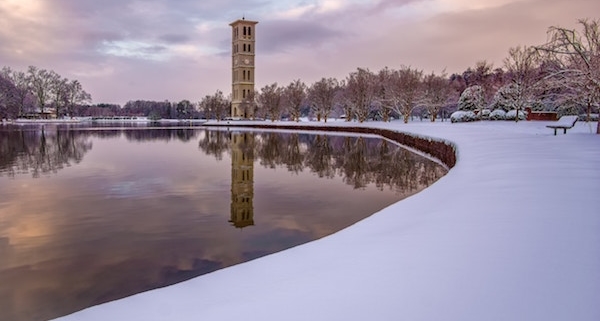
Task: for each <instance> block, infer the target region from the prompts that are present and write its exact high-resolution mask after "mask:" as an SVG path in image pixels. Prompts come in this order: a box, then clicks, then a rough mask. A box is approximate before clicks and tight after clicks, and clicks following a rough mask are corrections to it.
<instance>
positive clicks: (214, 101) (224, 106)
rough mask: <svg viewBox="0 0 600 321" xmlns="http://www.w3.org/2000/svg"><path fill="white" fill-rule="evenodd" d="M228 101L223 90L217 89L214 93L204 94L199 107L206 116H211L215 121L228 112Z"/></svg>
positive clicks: (221, 118)
mask: <svg viewBox="0 0 600 321" xmlns="http://www.w3.org/2000/svg"><path fill="white" fill-rule="evenodd" d="M229 106H230V102H229V100H228V99H226V98H225V96H224V95H223V92H222V91H220V90H217V91H216V92H215V94H214V95H207V96H205V97H204V98H203V99H202V101H200V107H201V109H203V110H204V114H205V115H206V118H213V119H216V120H217V121H221V120H223V118H225V116H226V115H227V114H228V113H229Z"/></svg>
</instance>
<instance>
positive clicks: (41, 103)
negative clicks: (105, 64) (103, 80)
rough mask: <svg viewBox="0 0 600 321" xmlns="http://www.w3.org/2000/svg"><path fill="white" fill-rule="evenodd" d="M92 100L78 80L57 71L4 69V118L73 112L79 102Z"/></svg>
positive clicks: (0, 106)
mask: <svg viewBox="0 0 600 321" xmlns="http://www.w3.org/2000/svg"><path fill="white" fill-rule="evenodd" d="M91 99H92V98H91V95H90V94H88V93H87V92H86V91H85V90H83V86H82V85H81V83H80V82H79V81H78V80H69V79H67V78H64V77H62V76H61V75H59V74H58V73H56V72H55V71H53V70H46V69H39V68H37V67H35V66H30V67H29V68H28V69H27V71H26V72H23V71H17V70H12V69H11V68H10V67H3V68H2V70H1V71H0V119H5V118H9V119H10V118H17V117H26V116H27V115H29V114H32V113H37V114H38V115H44V114H51V113H53V114H54V115H55V116H65V115H71V114H73V113H74V110H75V108H76V107H77V106H78V105H80V104H82V103H86V102H90V101H91ZM50 109H52V111H50Z"/></svg>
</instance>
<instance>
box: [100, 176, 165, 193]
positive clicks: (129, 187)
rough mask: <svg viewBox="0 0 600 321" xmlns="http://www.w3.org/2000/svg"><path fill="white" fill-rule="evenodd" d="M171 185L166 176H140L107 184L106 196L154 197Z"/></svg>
mask: <svg viewBox="0 0 600 321" xmlns="http://www.w3.org/2000/svg"><path fill="white" fill-rule="evenodd" d="M169 186H170V184H169V182H167V181H166V180H165V179H164V178H158V177H156V178H152V177H150V178H140V179H138V180H136V181H124V182H117V183H115V184H114V185H112V186H107V190H106V194H107V195H106V196H107V197H108V198H113V197H116V198H122V197H152V196H154V195H156V194H157V193H161V192H164V191H166V190H168V188H169Z"/></svg>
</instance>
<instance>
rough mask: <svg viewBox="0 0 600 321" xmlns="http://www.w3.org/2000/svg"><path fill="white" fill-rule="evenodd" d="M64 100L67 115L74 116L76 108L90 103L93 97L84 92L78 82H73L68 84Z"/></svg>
mask: <svg viewBox="0 0 600 321" xmlns="http://www.w3.org/2000/svg"><path fill="white" fill-rule="evenodd" d="M64 99H65V104H66V106H65V107H66V112H67V114H68V115H73V112H74V109H75V106H76V105H79V104H82V103H87V102H90V101H91V100H92V96H91V95H90V94H88V93H87V92H86V91H85V90H83V86H81V83H80V82H79V81H78V80H72V81H70V82H68V83H67V84H66V91H65V94H64Z"/></svg>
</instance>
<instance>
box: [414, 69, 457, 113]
mask: <svg viewBox="0 0 600 321" xmlns="http://www.w3.org/2000/svg"><path fill="white" fill-rule="evenodd" d="M451 94H452V88H451V87H450V82H449V80H448V77H447V76H446V74H445V73H444V74H442V75H441V76H438V75H436V74H434V73H431V74H429V75H427V76H425V77H424V78H423V99H422V100H421V103H422V105H423V106H425V109H427V112H429V115H430V119H431V121H432V122H434V121H435V119H436V117H437V115H438V113H439V112H440V110H441V109H442V107H444V106H445V105H446V103H447V102H448V99H450V96H451Z"/></svg>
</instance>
